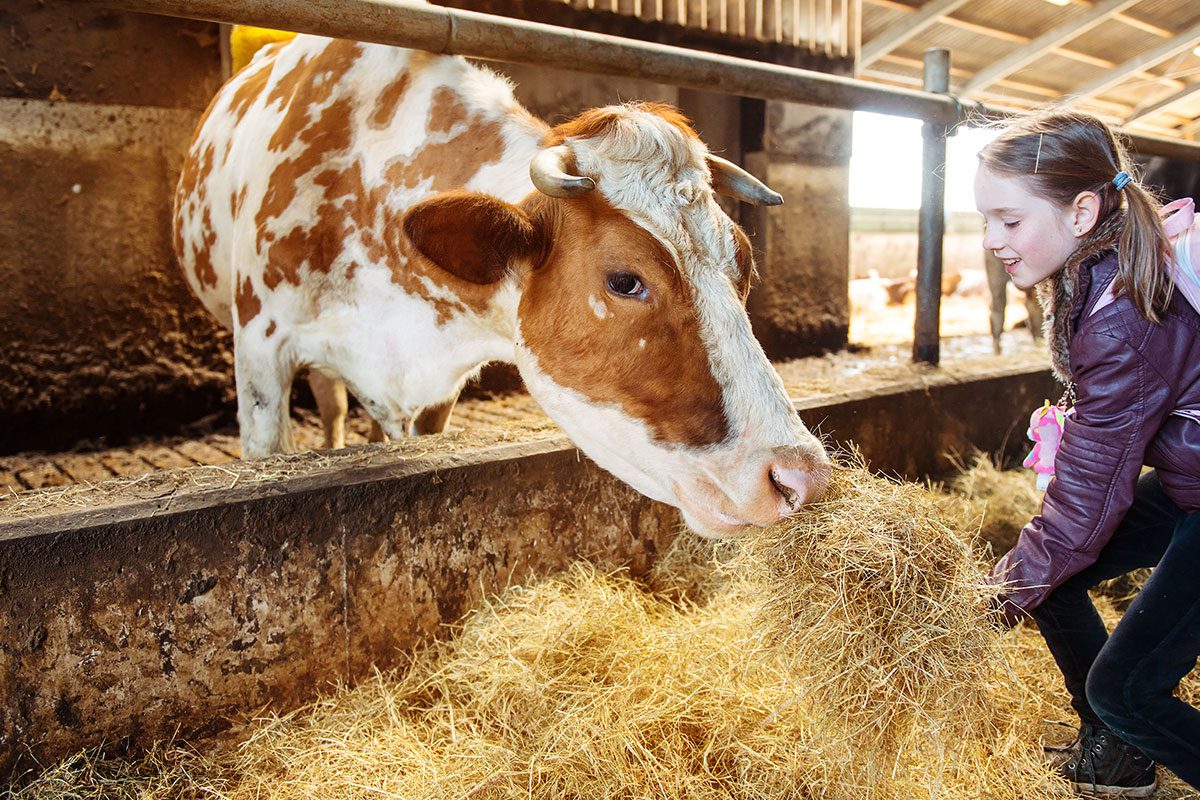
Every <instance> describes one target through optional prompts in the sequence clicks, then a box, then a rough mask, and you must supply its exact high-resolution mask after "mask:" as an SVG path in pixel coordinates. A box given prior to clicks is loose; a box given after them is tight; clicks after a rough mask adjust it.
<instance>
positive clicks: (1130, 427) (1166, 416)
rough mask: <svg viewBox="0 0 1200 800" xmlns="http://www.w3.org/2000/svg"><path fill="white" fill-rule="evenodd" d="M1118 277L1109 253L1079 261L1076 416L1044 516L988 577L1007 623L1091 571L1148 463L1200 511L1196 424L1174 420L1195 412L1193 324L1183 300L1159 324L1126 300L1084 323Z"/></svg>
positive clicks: (1199, 365) (1073, 338) (1198, 349)
mask: <svg viewBox="0 0 1200 800" xmlns="http://www.w3.org/2000/svg"><path fill="white" fill-rule="evenodd" d="M1116 269H1117V257H1116V254H1115V252H1112V251H1109V252H1108V253H1107V254H1106V255H1105V256H1103V257H1102V258H1099V259H1091V260H1090V261H1085V262H1084V263H1083V264H1082V265H1081V267H1080V269H1079V285H1078V289H1077V291H1076V292H1075V298H1074V303H1073V305H1072V308H1071V310H1070V315H1071V316H1070V318H1069V320H1062V321H1060V322H1065V323H1066V326H1065V331H1066V332H1067V336H1065V337H1061V338H1064V339H1067V341H1068V343H1067V344H1066V348H1067V352H1066V356H1067V357H1069V363H1070V371H1071V374H1072V375H1073V376H1074V379H1075V384H1076V389H1075V391H1076V397H1077V400H1076V404H1075V413H1074V414H1072V415H1071V416H1069V417H1068V420H1067V424H1066V428H1065V430H1064V433H1063V439H1062V443H1061V446H1060V449H1059V451H1058V456H1057V458H1056V459H1055V476H1054V479H1053V480H1052V481H1051V482H1050V486H1049V487H1048V488H1047V490H1046V494H1045V497H1044V498H1043V500H1042V512H1041V514H1040V515H1039V516H1037V517H1034V519H1033V521H1032V522H1030V523H1029V524H1028V525H1026V526H1025V528H1024V530H1022V531H1021V536H1020V538H1019V539H1018V541H1017V544H1016V546H1015V547H1014V548H1013V549H1012V550H1011V551H1009V553H1008V554H1007V555H1005V556H1004V557H1003V558H1002V559H1000V562H999V563H998V564H997V565H996V567H995V569H994V570H993V571H992V580H994V581H996V582H1005V583H1006V584H1008V586H1007V588H1006V589H1005V591H1004V594H1003V595H1002V600H1003V602H1002V608H1001V610H1002V611H1003V613H1004V616H1005V619H1006V620H1007V621H1008V622H1009V623H1010V624H1011V623H1013V622H1015V621H1016V620H1017V619H1019V618H1020V617H1022V616H1024V615H1025V614H1024V612H1025V611H1028V610H1029V609H1033V608H1036V607H1037V606H1038V605H1039V604H1040V603H1041V602H1042V601H1043V600H1044V599H1045V598H1046V596H1047V595H1048V594H1050V592H1051V591H1053V590H1054V588H1055V587H1057V586H1059V585H1060V584H1061V583H1063V582H1064V581H1066V580H1067V579H1068V578H1070V577H1071V576H1072V575H1074V574H1075V573H1077V572H1079V571H1080V570H1082V569H1084V568H1085V567H1087V566H1089V565H1091V564H1092V563H1094V562H1095V560H1096V558H1097V557H1098V555H1099V553H1100V551H1101V550H1103V549H1104V546H1105V545H1106V544H1107V543H1108V541H1109V539H1110V538H1112V535H1113V532H1114V531H1115V530H1116V528H1117V525H1118V524H1119V523H1120V522H1121V519H1122V518H1123V517H1124V516H1125V512H1126V511H1128V510H1129V506H1130V504H1131V503H1132V502H1133V492H1134V486H1135V484H1136V482H1137V478H1138V474H1139V472H1140V471H1141V467H1142V465H1143V464H1146V465H1147V466H1150V467H1153V468H1155V469H1156V470H1157V471H1158V476H1159V478H1160V479H1161V481H1162V486H1163V489H1164V490H1165V491H1166V493H1167V495H1168V496H1169V497H1170V498H1171V499H1172V500H1173V501H1174V502H1175V503H1176V504H1178V505H1179V506H1180V507H1181V508H1183V509H1184V510H1186V511H1197V510H1200V418H1197V417H1196V416H1186V415H1181V414H1179V413H1178V412H1179V411H1185V412H1187V411H1191V412H1192V414H1194V415H1195V414H1198V413H1200V315H1198V314H1197V313H1196V311H1195V310H1194V309H1192V307H1191V306H1190V305H1188V303H1187V301H1186V300H1184V299H1183V298H1182V297H1180V296H1179V293H1178V292H1176V293H1175V295H1174V299H1173V300H1172V304H1171V307H1170V308H1169V309H1168V311H1167V314H1166V315H1165V317H1164V319H1163V321H1162V322H1161V323H1160V324H1158V325H1155V324H1153V323H1151V322H1149V321H1147V320H1146V319H1145V318H1144V317H1143V316H1142V315H1141V314H1140V313H1139V312H1138V311H1137V309H1136V308H1135V307H1134V305H1133V303H1132V302H1130V300H1129V298H1128V297H1124V296H1122V297H1118V298H1117V299H1116V300H1115V301H1113V302H1112V303H1111V304H1110V305H1108V306H1105V307H1103V308H1102V309H1100V310H1099V311H1097V312H1095V313H1094V314H1092V313H1090V312H1091V310H1092V306H1093V305H1095V303H1096V301H1097V300H1098V299H1099V298H1100V295H1101V294H1102V293H1103V290H1104V288H1105V287H1106V286H1107V285H1108V283H1109V281H1110V280H1111V277H1112V276H1113V275H1115V274H1116ZM1068 337H1069V338H1068ZM1050 338H1051V347H1053V346H1054V342H1053V337H1050ZM1060 346H1061V345H1060ZM1196 566H1197V568H1200V564H1197V565H1196Z"/></svg>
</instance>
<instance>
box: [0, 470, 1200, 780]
mask: <svg viewBox="0 0 1200 800" xmlns="http://www.w3.org/2000/svg"><path fill="white" fill-rule="evenodd" d="M951 504H952V501H950V500H948V499H947V498H945V497H944V496H937V495H934V494H932V493H930V492H928V491H927V490H925V489H923V488H921V487H919V486H916V485H912V484H897V483H894V482H890V481H886V480H883V479H879V478H875V477H872V476H871V475H869V474H868V473H866V472H865V471H864V470H862V469H861V468H860V467H858V466H855V465H850V466H845V467H843V468H842V469H840V470H839V471H838V474H837V476H836V479H835V481H834V484H833V486H832V489H831V492H830V496H829V498H828V499H827V500H826V501H825V502H823V503H821V504H820V505H818V506H817V507H815V508H814V509H813V510H812V512H811V513H806V514H804V515H802V516H800V517H798V518H796V519H795V520H792V521H791V522H790V523H789V524H787V525H786V526H783V527H781V528H779V529H776V530H773V531H771V532H769V533H767V534H766V535H764V536H763V537H762V538H761V539H758V540H756V541H754V542H752V543H750V544H749V545H748V547H747V548H746V550H745V552H741V553H738V554H737V555H736V556H735V557H734V558H732V560H731V559H730V558H729V551H728V549H727V548H723V549H718V550H717V551H716V552H715V553H714V551H713V550H711V549H709V548H707V547H705V546H703V545H701V544H700V543H698V542H697V541H696V540H695V539H694V538H691V537H683V538H681V539H680V542H679V544H678V545H677V547H676V548H674V549H673V550H672V551H671V552H670V553H668V554H667V556H666V557H665V558H664V559H663V560H662V561H661V562H660V564H659V565H658V566H657V567H656V569H655V571H654V572H653V573H652V575H651V576H650V577H649V579H648V582H639V581H635V580H632V579H631V578H629V577H628V576H625V575H622V574H615V575H613V574H604V573H601V572H599V571H597V570H596V569H595V568H592V567H589V566H585V565H576V566H574V567H572V568H571V569H570V570H569V571H568V572H567V573H565V574H564V575H561V576H559V577H556V578H552V579H548V580H544V581H540V582H538V583H535V584H532V585H530V586H528V587H519V588H514V589H510V590H509V591H507V592H505V593H504V594H502V595H501V596H500V597H498V598H496V599H494V600H492V601H491V602H490V603H489V604H487V605H485V606H484V607H483V608H481V609H479V610H478V611H476V612H475V613H473V614H472V615H471V616H470V617H468V619H467V620H466V621H465V622H464V623H463V625H462V626H461V628H460V629H458V630H457V631H456V632H455V634H454V635H453V636H452V637H450V638H449V639H447V640H445V641H442V642H438V643H434V644H432V645H430V647H429V648H427V649H425V650H424V651H422V652H420V653H418V654H416V655H415V656H414V661H413V663H412V664H411V665H410V666H409V667H408V668H407V669H406V670H402V671H398V672H395V673H388V674H379V675H376V676H375V677H374V678H373V679H370V680H367V681H364V682H363V683H362V684H360V685H359V686H358V687H356V688H354V689H346V690H342V691H340V692H337V693H335V694H334V695H332V696H330V697H327V698H325V699H323V700H321V701H319V702H317V703H315V704H313V705H311V706H309V707H307V708H304V709H301V710H299V711H297V712H294V713H291V714H288V715H284V716H272V717H269V718H266V719H262V720H258V721H257V722H255V723H254V724H253V725H252V726H251V728H252V735H250V736H249V738H248V739H247V740H246V741H245V742H244V743H243V744H242V745H241V746H240V748H239V749H238V750H237V753H236V757H233V758H228V759H221V758H218V757H210V758H208V759H204V760H197V759H194V758H176V761H175V762H170V761H169V759H168V760H167V761H166V762H164V763H165V765H166V766H165V767H164V768H163V769H162V770H159V771H158V772H155V770H154V769H152V768H143V769H142V770H141V774H144V775H145V776H146V777H145V781H146V784H145V791H146V794H145V796H147V797H151V798H158V797H167V796H180V797H188V798H190V797H192V796H193V795H191V794H188V793H187V792H188V791H191V790H192V789H195V788H196V787H201V788H200V789H199V790H198V791H197V792H196V796H199V795H205V796H208V797H213V798H225V799H226V800H250V799H251V798H264V799H266V798H272V799H277V800H284V799H290V798H297V799H299V798H314V797H320V798H329V799H330V800H338V799H340V798H346V799H347V800H349V799H350V798H355V799H357V798H363V799H364V800H365V799H366V798H375V799H377V798H403V799H404V800H421V799H422V798H482V799H486V800H499V799H500V798H518V797H519V798H555V799H556V800H557V798H580V799H581V800H582V799H583V798H587V799H588V800H590V798H660V799H662V800H671V799H672V798H684V797H687V798H689V800H691V799H692V798H696V799H697V800H704V798H748V799H753V800H761V799H765V798H781V799H782V798H799V800H805V799H806V798H812V799H815V798H825V799H827V800H842V798H846V799H847V800H848V799H849V798H876V799H877V800H893V799H894V800H899V799H900V798H904V800H909V799H910V798H914V797H931V798H933V797H936V798H944V799H945V800H960V798H961V799H962V800H966V798H972V799H973V798H980V797H986V798H990V799H991V800H1009V799H1010V798H1011V799H1012V800H1017V798H1021V800H1024V799H1025V798H1029V797H1036V798H1039V799H1043V800H1053V798H1059V797H1062V798H1066V797H1070V796H1072V795H1071V792H1070V791H1069V790H1068V789H1067V787H1066V786H1065V784H1064V783H1063V782H1061V781H1060V780H1058V779H1056V778H1055V777H1053V776H1052V775H1051V774H1049V772H1048V770H1047V768H1046V767H1045V766H1044V765H1043V763H1042V759H1041V752H1040V749H1039V745H1040V743H1041V738H1042V737H1043V736H1044V735H1047V734H1050V735H1052V736H1058V735H1059V733H1058V732H1057V731H1055V730H1053V729H1048V728H1049V726H1047V725H1046V724H1045V723H1044V722H1043V720H1045V719H1051V720H1054V719H1061V720H1069V715H1068V706H1067V704H1066V701H1065V698H1064V697H1063V690H1062V687H1061V679H1060V678H1059V677H1058V674H1057V671H1056V670H1055V669H1054V667H1053V663H1052V662H1051V661H1050V660H1049V658H1050V657H1049V655H1048V654H1047V653H1046V652H1045V646H1044V645H1043V644H1042V643H1041V641H1040V638H1039V637H1038V635H1037V633H1036V632H1034V631H1030V630H1018V631H1017V632H1016V633H1015V634H1012V635H1009V636H1005V637H1000V636H999V635H997V634H996V633H995V632H994V631H992V630H991V628H990V627H989V626H988V624H987V621H986V616H985V614H986V612H985V604H986V596H987V591H988V590H987V589H985V588H983V587H982V586H981V584H980V575H981V571H980V565H979V564H978V563H977V561H976V556H975V555H974V554H973V553H972V551H971V549H970V547H969V546H968V542H969V539H970V536H971V535H973V533H974V532H975V529H976V527H977V524H978V523H977V521H976V522H975V523H972V524H971V525H968V526H965V527H964V526H961V525H959V524H958V522H956V521H955V520H956V518H955V517H953V516H952V515H949V514H947V513H946V511H947V509H948V508H949V507H950V505H951ZM1105 613H1112V612H1111V610H1108V611H1106V612H1105ZM1197 682H1200V681H1192V683H1191V684H1190V685H1189V686H1188V687H1187V688H1186V689H1185V692H1184V696H1185V697H1194V696H1195V694H1196V688H1195V684H1196V683H1197ZM1064 738H1065V737H1064ZM184 768H186V770H187V772H188V775H189V776H190V778H189V779H190V781H191V783H188V782H187V781H185V780H183V779H181V778H180V777H179V776H180V773H181V770H183V769H184ZM76 769H77V770H79V769H80V767H79V766H78V765H76ZM81 771H82V772H83V773H84V774H86V775H88V776H89V780H90V781H91V782H92V783H94V782H95V775H96V774H97V772H99V771H102V770H100V768H99V767H97V765H95V764H92V765H90V766H88V767H87V768H86V769H82V770H81ZM164 785H170V786H173V787H175V788H174V789H172V790H169V791H168V790H164V789H163V786H164ZM181 787H191V788H187V790H186V791H180V789H181ZM172 791H175V792H176V794H174V795H172V793H171V792H172ZM68 796H70V797H76V796H78V797H84V796H87V797H91V796H96V797H99V796H101V795H98V794H96V795H87V794H77V795H66V794H61V793H60V794H48V793H41V789H39V787H38V784H36V783H35V784H34V785H31V786H30V787H27V788H26V789H25V790H23V791H22V792H19V793H18V794H17V795H16V798H17V800H34V799H35V798H36V800H50V798H55V800H58V798H65V797H68ZM110 796H121V797H124V796H130V797H133V796H139V795H137V794H136V793H134V794H128V795H125V794H122V795H110ZM1177 796H1183V795H1177Z"/></svg>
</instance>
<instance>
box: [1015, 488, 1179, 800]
mask: <svg viewBox="0 0 1200 800" xmlns="http://www.w3.org/2000/svg"><path fill="white" fill-rule="evenodd" d="M1151 566H1154V567H1155V570H1154V573H1153V575H1152V576H1151V577H1150V580H1148V581H1147V582H1146V585H1145V586H1144V587H1142V590H1141V592H1139V593H1138V595H1137V598H1136V599H1134V601H1133V603H1132V604H1131V605H1130V606H1129V610H1128V611H1126V612H1125V616H1124V617H1122V618H1121V621H1120V622H1119V623H1118V624H1117V626H1116V628H1114V629H1113V632H1112V635H1111V636H1109V635H1108V633H1107V631H1106V630H1105V628H1104V623H1103V622H1101V621H1100V615H1099V614H1097V613H1096V608H1095V606H1093V605H1092V601H1091V599H1090V598H1089V597H1088V589H1090V588H1092V587H1093V586H1095V585H1096V584H1098V583H1100V582H1101V581H1104V580H1107V579H1109V578H1115V577H1117V576H1118V575H1124V574H1125V573H1127V572H1130V571H1132V570H1134V569H1138V568H1139V567H1151ZM1032 614H1033V618H1034V620H1035V621H1036V622H1037V624H1038V628H1039V630H1041V632H1042V636H1043V637H1045V639H1046V644H1047V645H1048V646H1049V648H1050V653H1051V654H1052V655H1053V656H1054V660H1055V661H1056V662H1057V663H1058V668H1059V669H1060V670H1062V674H1063V678H1064V679H1065V680H1066V684H1067V690H1068V691H1069V692H1070V693H1071V705H1072V706H1074V708H1075V710H1076V711H1077V712H1079V717H1080V719H1082V720H1084V721H1087V722H1091V723H1092V724H1099V725H1103V726H1104V727H1107V728H1110V729H1111V730H1113V731H1114V732H1115V733H1116V734H1117V735H1118V736H1120V737H1121V738H1122V739H1124V740H1125V741H1126V742H1128V743H1129V744H1132V745H1134V746H1135V747H1138V748H1139V749H1141V750H1142V751H1143V752H1144V753H1146V755H1148V756H1150V757H1151V758H1152V759H1154V760H1155V761H1157V762H1159V763H1160V764H1162V765H1163V766H1165V767H1167V768H1168V769H1170V770H1171V771H1172V772H1174V773H1175V774H1176V775H1178V776H1179V777H1180V778H1182V779H1183V780H1185V781H1187V782H1188V783H1189V784H1191V786H1192V787H1193V788H1197V789H1200V709H1196V708H1193V707H1192V706H1190V705H1188V704H1187V703H1184V702H1183V701H1181V700H1179V699H1177V698H1176V697H1174V695H1173V693H1174V691H1175V687H1176V686H1178V685H1179V682H1180V681H1181V680H1182V679H1183V677H1184V676H1185V675H1187V674H1188V672H1190V671H1191V670H1192V668H1193V667H1195V666H1196V659H1197V657H1200V512H1196V513H1190V514H1189V513H1187V512H1185V511H1183V510H1182V509H1180V508H1179V506H1177V505H1175V503H1173V502H1172V501H1171V499H1170V498H1168V497H1167V495H1166V493H1165V492H1163V489H1162V485H1161V484H1160V483H1159V481H1158V476H1157V474H1156V473H1154V472H1150V473H1147V474H1146V475H1143V476H1142V478H1141V480H1139V481H1138V486H1137V492H1136V493H1135V495H1134V500H1133V505H1132V506H1131V507H1130V509H1129V512H1128V513H1127V514H1126V515H1125V518H1124V519H1123V520H1122V521H1121V524H1120V526H1119V527H1118V528H1117V530H1116V532H1115V533H1114V534H1113V538H1112V540H1111V541H1110V542H1109V543H1108V544H1107V545H1106V546H1105V548H1104V550H1102V551H1101V553H1100V557H1099V559H1097V561H1096V563H1095V564H1093V565H1092V566H1090V567H1088V568H1087V569H1085V570H1083V571H1082V572H1080V573H1079V574H1077V575H1075V576H1074V577H1072V578H1071V579H1070V580H1068V581H1067V582H1066V583H1064V584H1062V585H1061V586H1059V587H1058V588H1057V589H1055V590H1054V591H1053V592H1052V593H1051V594H1050V595H1049V596H1048V597H1047V598H1046V600H1045V601H1044V602H1043V603H1042V605H1041V606H1039V607H1038V608H1036V609H1034V610H1033V612H1032Z"/></svg>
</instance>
